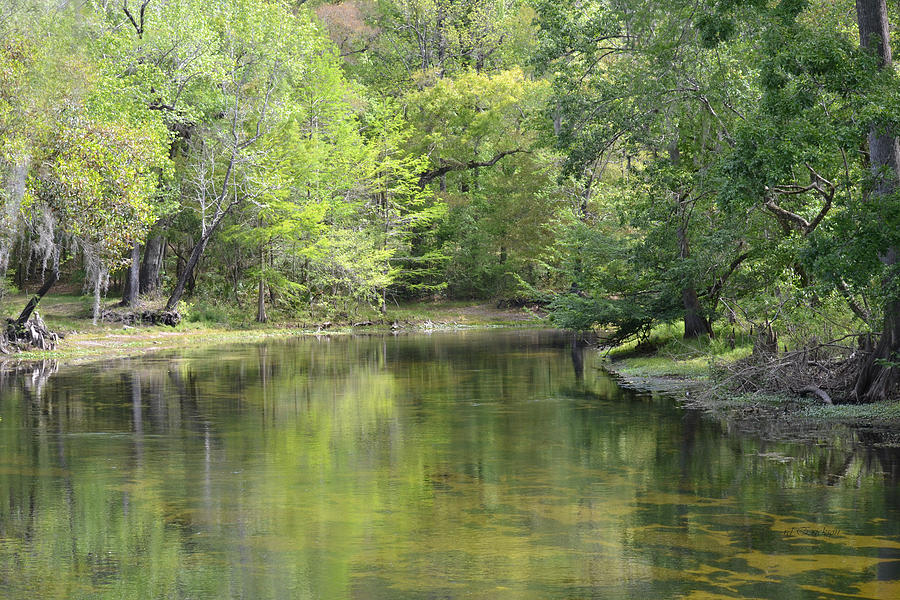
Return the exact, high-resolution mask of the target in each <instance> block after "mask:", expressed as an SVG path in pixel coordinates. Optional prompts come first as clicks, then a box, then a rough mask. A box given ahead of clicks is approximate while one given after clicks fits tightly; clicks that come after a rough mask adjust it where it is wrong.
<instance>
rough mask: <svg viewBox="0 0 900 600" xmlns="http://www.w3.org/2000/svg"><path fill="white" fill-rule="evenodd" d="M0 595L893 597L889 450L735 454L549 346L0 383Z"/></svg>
mask: <svg viewBox="0 0 900 600" xmlns="http://www.w3.org/2000/svg"><path fill="white" fill-rule="evenodd" d="M0 419H2V420H0V597H2V598H5V599H20V598H21V599H29V600H32V599H49V598H53V599H57V598H59V599H63V598H65V599H95V598H110V599H112V598H115V599H141V600H144V599H151V598H153V599H155V598H167V599H168V598H173V599H174V598H178V599H189V598H190V599H195V600H196V599H207V598H208V599H225V598H243V599H254V600H255V599H273V600H274V599H279V600H281V599H289V598H311V599H341V598H359V599H392V600H395V599H397V600H399V599H407V598H409V599H413V598H415V599H419V598H453V599H455V598H478V599H507V598H508V599H557V598H559V599H563V598H565V599H575V598H579V599H580V598H610V599H617V598H636V599H655V598H691V599H700V598H708V599H711V598H750V597H752V598H777V599H791V598H848V597H849V598H900V457H898V453H897V450H896V449H890V448H884V447H880V446H879V445H878V443H877V441H878V440H877V438H873V437H872V436H868V437H867V436H866V432H864V431H856V432H853V431H849V430H848V431H847V432H846V433H845V434H842V435H835V434H833V432H823V433H822V435H821V436H819V437H818V438H817V437H816V436H812V437H810V436H807V437H806V438H805V441H802V442H789V441H778V440H772V439H766V436H764V435H761V434H752V433H740V432H738V431H734V430H733V428H729V427H728V425H727V424H722V423H719V422H716V421H714V420H711V419H709V418H707V417H704V416H703V415H701V414H700V413H698V412H696V411H690V410H685V409H682V408H679V407H678V406H676V404H675V403H674V402H673V401H672V400H671V399H669V398H666V397H663V396H659V395H653V394H638V393H634V392H630V391H627V390H623V389H622V388H620V387H619V386H618V385H617V384H616V382H615V381H614V380H613V379H611V378H610V377H609V376H607V375H606V374H605V373H604V372H603V371H602V370H601V369H600V368H599V367H598V362H597V357H596V353H595V352H594V351H592V350H590V349H584V348H582V347H579V346H573V344H572V341H571V337H570V336H568V335H566V334H562V333H558V332H550V331H526V330H493V331H462V332H453V333H434V334H431V335H425V334H421V335H419V334H416V335H398V336H392V335H385V336H379V335H373V336H334V337H323V338H319V339H316V338H296V339H288V340H281V341H274V342H266V343H263V344H246V345H232V346H227V347H213V348H200V349H194V350H189V351H182V352H177V353H172V352H169V353H157V354H152V355H148V356H147V357H144V358H135V359H116V360H112V361H100V362H95V363H90V364H84V365H68V366H62V367H57V366H55V365H52V364H48V365H43V366H42V367H41V368H37V367H36V368H35V369H34V370H33V371H31V370H27V371H25V372H18V373H12V372H6V373H4V374H2V376H0Z"/></svg>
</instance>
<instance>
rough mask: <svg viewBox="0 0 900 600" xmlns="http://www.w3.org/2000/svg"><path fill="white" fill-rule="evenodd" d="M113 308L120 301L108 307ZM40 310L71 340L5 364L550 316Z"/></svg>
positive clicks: (428, 306) (18, 301) (428, 311)
mask: <svg viewBox="0 0 900 600" xmlns="http://www.w3.org/2000/svg"><path fill="white" fill-rule="evenodd" d="M27 300H28V297H27V296H24V295H17V296H11V297H8V298H6V299H5V300H4V301H3V302H2V305H0V314H3V315H5V316H12V315H14V314H16V313H17V312H18V311H19V310H21V308H22V307H23V306H24V305H25V303H26V302H27ZM106 305H107V306H108V307H112V306H114V302H108V303H106ZM38 313H39V314H40V316H41V318H43V319H44V321H45V322H46V323H47V326H48V327H49V328H50V329H51V330H52V331H57V332H61V333H63V334H64V335H65V337H64V339H63V340H61V342H60V344H59V346H58V347H57V348H56V349H55V350H52V351H39V350H36V351H29V352H21V353H19V354H16V355H11V356H5V357H3V356H0V359H3V360H13V361H32V360H45V359H57V360H73V359H86V358H87V359H89V358H103V357H117V356H128V355H134V354H141V353H144V352H147V351H154V350H162V349H177V348H183V347H196V346H197V345H198V344H222V343H229V342H252V341H259V340H263V339H268V338H276V337H287V336H299V335H323V334H325V335H340V334H348V333H362V332H378V331H417V330H430V331H434V330H442V329H447V330H449V329H463V328H474V327H535V326H540V325H542V324H543V323H544V321H543V316H542V315H540V314H538V313H535V312H534V311H530V310H527V309H516V308H510V309H498V308H496V307H495V306H494V305H493V304H485V303H480V304H476V303H473V302H416V303H408V304H393V305H390V306H388V309H387V312H386V313H385V314H380V313H377V312H375V311H369V312H365V311H363V312H360V313H359V314H356V315H354V316H353V318H352V319H349V318H344V319H340V318H333V317H321V318H312V317H308V316H307V317H305V318H301V319H289V318H284V316H282V315H277V316H275V318H273V319H272V320H271V321H270V322H269V323H265V324H262V323H256V322H255V320H254V319H253V315H252V314H247V313H249V311H244V312H241V311H238V310H235V309H230V308H222V307H219V306H212V305H205V304H200V303H198V304H193V305H187V310H186V314H185V315H184V317H185V318H184V320H183V321H182V323H181V324H179V325H178V326H177V327H149V326H147V327H145V326H137V327H132V326H125V325H123V324H122V323H102V322H101V323H98V324H96V325H94V324H93V323H92V321H91V299H90V298H85V297H83V296H76V295H64V294H50V295H47V296H46V297H45V298H44V299H43V300H42V301H41V303H40V306H39V307H38Z"/></svg>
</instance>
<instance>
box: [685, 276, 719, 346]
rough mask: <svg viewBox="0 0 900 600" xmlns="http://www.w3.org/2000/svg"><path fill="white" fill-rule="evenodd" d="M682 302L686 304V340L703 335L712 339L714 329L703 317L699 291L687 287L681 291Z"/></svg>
mask: <svg viewBox="0 0 900 600" xmlns="http://www.w3.org/2000/svg"><path fill="white" fill-rule="evenodd" d="M681 301H682V303H683V304H684V337H685V339H690V338H698V337H700V336H702V335H705V336H707V337H712V336H713V333H712V327H710V325H709V321H707V320H706V318H705V317H704V316H703V311H702V308H701V307H700V300H699V299H698V298H697V291H696V290H695V289H694V288H693V287H690V286H688V287H686V288H684V289H683V290H682V291H681Z"/></svg>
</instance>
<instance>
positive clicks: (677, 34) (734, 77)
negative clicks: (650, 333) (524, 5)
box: [538, 1, 753, 337]
mask: <svg viewBox="0 0 900 600" xmlns="http://www.w3.org/2000/svg"><path fill="white" fill-rule="evenodd" d="M705 5H706V3H699V6H698V3H696V2H693V1H691V2H687V1H686V2H674V3H673V2H665V3H663V2H647V3H627V2H626V3H612V4H609V3H603V2H586V3H584V2H571V3H567V2H541V3H539V4H538V11H539V14H540V15H541V18H542V19H541V47H540V50H539V60H540V63H541V64H542V66H543V69H544V70H545V71H546V72H548V73H552V74H553V77H554V83H553V86H554V94H553V98H552V100H551V106H553V116H554V132H555V134H556V139H557V145H558V147H559V148H560V149H562V150H563V151H564V152H565V153H566V164H565V166H564V168H565V172H566V173H568V174H571V175H573V176H575V177H577V178H579V179H583V180H587V183H586V184H585V185H584V199H583V201H582V202H581V208H580V212H581V216H582V219H584V220H586V221H587V220H590V213H591V207H590V203H589V202H588V200H589V198H590V196H591V193H592V188H593V183H594V180H595V178H597V176H598V174H599V175H601V176H602V174H603V171H605V169H606V168H607V166H608V165H609V164H610V162H611V160H612V158H613V157H618V158H617V160H618V161H619V162H620V164H621V166H622V177H621V179H620V181H619V182H618V183H617V185H618V186H621V187H620V189H621V192H622V194H624V195H625V196H626V197H628V198H630V200H629V201H627V202H622V203H617V204H615V205H612V206H607V207H594V210H598V211H605V210H615V211H617V212H619V213H620V215H621V217H622V219H621V221H622V224H623V225H626V226H628V227H632V228H636V229H637V230H638V231H640V232H642V233H641V234H637V235H636V236H621V235H620V236H615V237H614V238H613V239H610V240H609V241H608V242H607V243H612V242H614V241H615V239H617V238H618V239H620V240H622V243H626V244H627V245H628V246H629V248H630V250H629V251H630V252H635V253H637V254H638V255H644V256H645V257H649V256H652V257H653V261H652V262H651V263H649V264H650V267H649V268H650V269H651V270H653V271H655V274H656V275H655V276H653V277H648V272H647V270H646V269H645V268H644V267H643V266H637V267H636V268H635V269H633V270H632V272H631V277H629V278H628V283H627V284H625V282H624V280H622V278H621V277H620V276H617V277H616V278H614V279H607V280H606V283H605V284H604V285H603V286H602V287H601V288H594V289H585V288H584V287H582V285H583V284H585V283H587V281H588V280H589V279H590V277H591V276H590V275H588V274H586V273H584V269H583V268H582V266H581V265H580V264H579V263H578V261H577V260H576V261H575V262H574V264H572V267H573V268H574V271H573V272H571V273H570V276H571V278H572V281H573V287H572V292H571V294H572V297H569V298H561V299H560V300H559V302H558V303H557V306H559V307H560V310H562V311H563V312H564V313H565V314H566V315H567V316H565V317H563V320H564V321H572V317H573V316H574V315H573V313H574V312H578V310H586V311H589V312H590V311H592V310H597V311H598V312H597V314H596V315H595V318H594V319H591V317H590V315H584V316H583V317H580V318H577V319H574V321H578V322H581V323H582V324H587V323H591V322H592V321H593V322H594V323H604V324H611V325H614V326H616V327H617V328H618V329H619V330H620V333H622V334H625V333H626V332H627V334H628V335H633V334H638V333H640V332H642V331H643V332H645V331H646V330H647V329H648V328H649V327H650V326H651V325H652V324H653V323H654V322H657V321H662V322H665V321H670V320H672V318H673V313H672V311H673V309H674V307H675V306H676V305H680V308H679V311H680V313H681V315H682V319H683V321H684V326H685V329H684V331H685V337H698V336H709V335H711V334H712V329H711V325H710V321H711V319H712V317H713V315H714V313H715V310H716V305H717V303H718V298H719V295H720V294H721V293H722V287H723V286H724V285H725V282H726V281H727V280H728V279H729V278H730V277H731V275H732V274H733V273H734V272H735V269H737V268H738V267H739V266H740V265H741V264H742V263H743V262H744V261H745V260H746V259H747V258H748V257H749V256H750V254H749V253H748V252H747V241H746V240H745V239H744V238H745V237H746V235H745V234H746V232H745V230H744V229H743V228H740V227H737V226H736V225H737V221H735V220H733V219H729V218H727V217H726V216H725V215H724V214H723V213H722V211H721V210H720V208H719V207H718V206H717V203H716V196H717V191H718V190H717V188H716V182H715V179H714V178H713V177H711V174H712V172H713V168H714V166H715V165H716V164H717V161H718V159H719V156H720V155H721V154H722V152H723V149H726V148H727V147H729V146H730V144H732V143H733V140H732V133H731V131H732V129H733V127H734V123H735V122H736V121H739V120H741V119H742V116H741V109H742V105H743V104H744V103H747V102H751V101H752V100H753V90H752V89H751V88H750V87H749V86H748V84H747V73H746V67H745V66H744V65H742V64H740V62H739V61H738V60H737V58H736V57H737V56H738V55H739V53H740V52H741V51H743V50H744V47H743V46H742V45H740V44H736V45H735V46H734V47H733V48H723V49H720V50H721V51H715V52H714V51H711V50H710V49H709V48H706V47H705V43H704V36H703V32H702V31H701V29H700V28H699V27H698V26H697V23H696V21H697V19H696V17H697V15H698V14H700V13H701V12H702V9H703V8H704V7H705ZM631 205H634V206H631ZM638 207H640V208H638ZM711 238H717V240H718V243H719V246H718V248H719V249H721V250H724V252H725V254H726V255H725V256H724V257H723V256H722V255H721V253H719V252H713V251H712V250H713V247H710V246H707V245H706V244H705V243H704V242H705V241H706V240H709V239H711ZM623 250H624V249H623ZM723 259H724V261H723ZM635 260H638V256H637V255H636V256H635ZM723 262H724V264H725V265H732V264H733V265H734V268H725V269H721V268H719V267H718V266H719V265H721V264H722V263H723ZM597 268H603V267H602V266H601V265H597ZM620 275H621V274H620ZM601 279H602V278H601ZM601 279H594V280H593V281H594V283H599V282H600V281H601ZM615 281H618V282H619V285H623V287H620V288H619V289H616V288H614V287H613V288H611V287H608V286H609V285H610V284H612V283H614V282H615ZM647 286H649V287H647ZM585 295H588V296H591V297H590V298H585V297H584V296H585ZM598 295H605V296H608V298H606V299H601V298H598V297H597V296H598ZM665 296H668V297H665ZM614 297H619V298H622V299H623V300H624V302H620V301H618V300H616V299H614ZM627 306H631V307H632V308H633V309H634V313H633V314H631V315H629V314H628V311H627V309H626V307H627ZM576 307H581V309H577V308H576Z"/></svg>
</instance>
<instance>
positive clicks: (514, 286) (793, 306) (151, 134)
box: [0, 0, 900, 401]
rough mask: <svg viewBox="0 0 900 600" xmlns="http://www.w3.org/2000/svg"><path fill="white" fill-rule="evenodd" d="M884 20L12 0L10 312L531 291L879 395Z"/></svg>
mask: <svg viewBox="0 0 900 600" xmlns="http://www.w3.org/2000/svg"><path fill="white" fill-rule="evenodd" d="M898 22H900V6H898V5H897V4H896V3H891V5H890V6H888V5H887V3H886V2H885V0H858V1H856V2H851V1H849V0H744V1H738V0H667V1H665V2H661V1H656V0H641V1H639V0H353V1H347V2H341V3H337V4H332V3H328V2H320V1H317V0H309V1H306V2H302V1H294V2H288V1H276V0H219V1H217V2H207V1H200V0H130V1H129V0H124V1H119V0H80V1H74V0H73V1H68V2H67V1H65V0H64V1H59V0H0V177H2V210H0V295H3V294H10V293H14V292H16V291H28V292H34V291H39V292H46V291H47V290H48V289H50V287H51V286H52V285H54V284H56V285H60V284H66V285H68V286H69V287H70V288H72V287H74V288H77V289H78V290H84V292H85V293H86V294H92V295H93V296H94V298H95V302H94V318H95V319H96V318H99V317H100V316H101V315H102V311H103V307H104V306H107V305H109V304H110V303H111V302H112V301H113V299H114V297H115V300H117V301H118V300H119V299H121V301H122V303H123V304H124V305H127V306H132V307H137V306H139V305H140V306H146V305H153V304H154V303H155V306H157V307H158V308H163V307H164V308H165V310H168V311H176V310H182V311H183V310H186V309H188V310H189V307H190V306H197V305H202V304H211V305H216V306H229V307H231V308H230V310H235V311H241V312H243V313H245V314H253V315H255V317H256V318H257V320H259V321H266V320H267V319H272V320H288V319H297V318H299V317H300V316H304V317H309V316H315V315H327V316H332V317H337V318H342V317H343V318H345V319H352V318H353V316H354V315H355V314H356V313H358V312H359V311H360V310H363V309H366V310H371V309H372V308H374V309H378V310H383V309H384V308H385V307H386V306H387V305H388V304H390V303H394V302H399V301H403V300H408V299H417V298H451V299H456V298H475V299H490V300H492V301H506V302H530V303H541V304H542V305H544V306H546V307H547V309H548V311H549V312H550V315H551V318H552V319H553V320H554V322H555V323H557V324H558V325H560V326H563V327H567V328H571V329H576V330H585V329H594V328H597V329H602V330H604V331H605V332H606V333H607V335H608V337H609V338H610V339H611V340H612V341H613V342H621V341H625V340H629V339H635V338H637V339H641V338H644V337H646V336H647V335H648V334H649V332H650V331H651V330H652V329H653V328H654V327H655V326H657V325H659V324H666V323H683V326H684V336H685V337H687V338H697V337H700V338H703V337H713V336H717V335H718V336H720V337H721V336H728V337H731V339H733V338H734V336H736V335H738V336H739V335H742V334H743V335H751V336H754V337H755V338H756V339H757V344H756V345H757V350H759V352H758V353H757V354H764V353H766V352H767V354H768V355H769V356H777V355H778V354H779V353H782V354H788V353H791V352H797V351H798V350H799V349H804V351H805V352H806V351H809V352H816V353H822V354H823V356H826V357H830V358H834V357H835V356H837V355H840V356H841V357H842V358H843V359H846V360H852V361H853V362H852V365H853V367H852V377H850V379H847V376H846V374H845V377H844V379H845V388H846V389H845V390H844V392H845V394H844V396H845V397H846V398H849V399H855V400H859V401H871V400H879V399H884V398H887V397H890V396H891V394H892V393H894V392H895V391H896V387H897V381H898V371H900V368H898V360H900V359H898V354H897V352H898V350H900V278H898V277H897V270H898V267H897V264H896V262H897V261H896V258H897V248H898V247H900V201H898V191H897V181H898V176H900V148H898V143H897V137H896V133H897V132H898V131H900V85H898V76H897V71H896V68H895V66H894V64H893V61H892V56H891V42H892V41H893V43H894V47H895V48H896V47H897V40H896V34H895V33H894V32H893V31H892V30H891V23H895V24H896V23H898ZM892 36H893V37H894V39H893V40H892ZM39 288H40V289H39ZM30 306H31V305H30ZM32 308H33V306H32ZM27 313H29V311H28V310H26V311H25V313H23V315H22V316H21V317H20V318H19V319H18V321H17V322H12V323H11V325H10V327H16V326H21V325H22V324H23V323H24V322H25V320H26V319H27V318H28V316H29V315H28V314H27ZM10 316H12V317H15V316H16V315H10ZM764 351H766V352H764ZM848 356H849V358H848ZM804 361H805V363H804V364H805V365H808V364H813V365H815V364H816V361H815V360H813V361H812V362H810V361H809V360H808V359H807V355H806V354H804ZM822 368H825V367H822ZM848 381H849V383H847V382H848Z"/></svg>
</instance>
